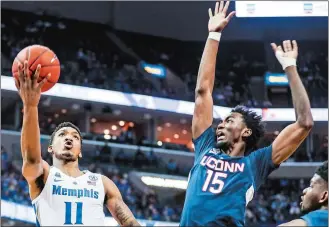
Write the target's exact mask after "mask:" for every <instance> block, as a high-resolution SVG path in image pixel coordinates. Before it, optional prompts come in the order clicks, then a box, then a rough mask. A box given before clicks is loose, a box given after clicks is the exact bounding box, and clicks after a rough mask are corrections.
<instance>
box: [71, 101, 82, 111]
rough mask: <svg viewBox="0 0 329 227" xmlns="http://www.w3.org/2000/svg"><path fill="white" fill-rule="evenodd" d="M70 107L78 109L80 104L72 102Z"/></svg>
mask: <svg viewBox="0 0 329 227" xmlns="http://www.w3.org/2000/svg"><path fill="white" fill-rule="evenodd" d="M72 109H74V110H78V109H80V105H79V104H76V103H74V104H73V105H72Z"/></svg>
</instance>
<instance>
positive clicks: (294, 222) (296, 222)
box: [278, 219, 307, 227]
mask: <svg viewBox="0 0 329 227" xmlns="http://www.w3.org/2000/svg"><path fill="white" fill-rule="evenodd" d="M278 226H303V227H304V226H305V227H306V226H307V223H306V221H304V220H303V219H295V220H292V221H290V222H287V223H283V224H281V225H278Z"/></svg>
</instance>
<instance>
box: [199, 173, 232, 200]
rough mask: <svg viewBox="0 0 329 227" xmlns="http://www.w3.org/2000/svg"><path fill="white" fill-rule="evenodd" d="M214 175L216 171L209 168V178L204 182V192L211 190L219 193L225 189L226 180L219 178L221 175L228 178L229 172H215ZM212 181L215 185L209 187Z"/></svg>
mask: <svg viewBox="0 0 329 227" xmlns="http://www.w3.org/2000/svg"><path fill="white" fill-rule="evenodd" d="M213 175H214V171H212V170H210V169H207V178H206V181H205V182H204V184H203V187H202V191H204V192H206V191H209V192H211V193H214V194H219V193H221V191H222V190H223V187H224V181H222V180H221V179H219V178H220V177H221V178H226V177H227V174H226V173H221V172H215V175H214V176H213ZM210 181H211V185H213V186H210V187H209V184H210ZM215 185H218V188H217V189H216V188H215Z"/></svg>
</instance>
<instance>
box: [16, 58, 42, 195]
mask: <svg viewBox="0 0 329 227" xmlns="http://www.w3.org/2000/svg"><path fill="white" fill-rule="evenodd" d="M18 68H19V69H18V72H19V79H18V80H16V79H15V85H16V87H17V89H18V92H19V95H20V97H21V99H22V101H23V127H22V134H21V152H22V157H23V167H22V173H23V176H24V177H25V179H26V180H27V181H28V182H29V183H30V182H35V180H36V179H37V178H38V177H40V176H41V175H48V170H49V165H48V164H47V163H46V162H45V161H43V160H42V158H41V144H40V128H39V120H38V104H39V100H40V96H41V87H42V85H43V84H44V83H45V82H46V80H47V79H46V78H45V79H43V80H42V81H41V82H40V83H38V82H37V80H38V77H39V72H40V65H38V68H37V70H36V71H35V73H34V75H33V76H32V77H30V76H29V74H28V73H29V69H28V64H27V61H25V62H24V65H20V66H19V67H18ZM44 170H46V171H47V174H45V172H44ZM45 177H47V176H45ZM31 196H32V197H33V195H31Z"/></svg>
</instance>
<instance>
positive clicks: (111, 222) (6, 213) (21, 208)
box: [1, 200, 179, 226]
mask: <svg viewBox="0 0 329 227" xmlns="http://www.w3.org/2000/svg"><path fill="white" fill-rule="evenodd" d="M1 217H4V218H10V219H12V220H19V221H23V222H28V223H33V224H35V223H36V217H35V213H34V210H33V208H32V207H30V206H25V205H20V204H17V203H13V202H8V201H5V200H1ZM137 221H138V223H139V224H140V225H141V226H179V223H177V222H164V221H149V220H141V219H137ZM104 225H105V226H119V225H118V223H117V222H116V221H115V219H114V218H112V217H106V218H105V223H104Z"/></svg>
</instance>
